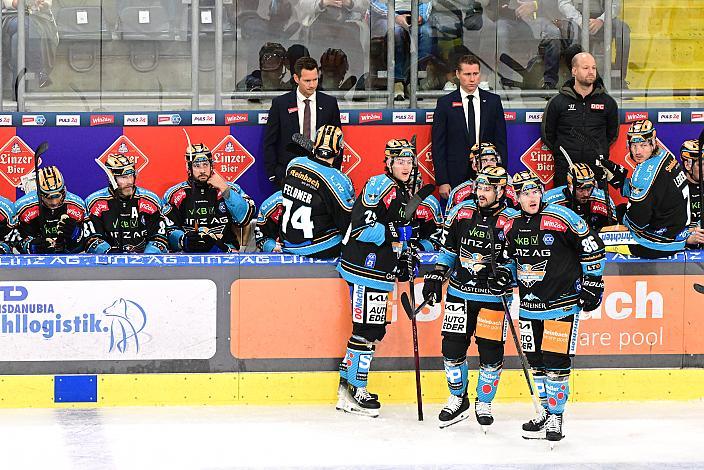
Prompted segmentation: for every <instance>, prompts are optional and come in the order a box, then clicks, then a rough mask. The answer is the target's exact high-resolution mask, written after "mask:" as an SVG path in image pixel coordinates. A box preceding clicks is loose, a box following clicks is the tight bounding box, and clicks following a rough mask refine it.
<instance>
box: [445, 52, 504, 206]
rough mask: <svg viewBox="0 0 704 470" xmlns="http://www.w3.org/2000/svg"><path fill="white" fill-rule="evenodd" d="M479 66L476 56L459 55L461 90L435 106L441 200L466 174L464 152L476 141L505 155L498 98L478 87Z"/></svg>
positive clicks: (465, 178)
mask: <svg viewBox="0 0 704 470" xmlns="http://www.w3.org/2000/svg"><path fill="white" fill-rule="evenodd" d="M479 67H480V64H479V60H478V59H477V58H476V57H475V56H472V55H467V56H464V57H462V58H461V59H460V60H459V61H458V64H457V71H456V75H457V79H458V80H459V83H460V89H459V90H456V91H453V92H452V93H449V94H448V95H445V96H443V97H442V98H440V99H439V100H438V102H437V106H436V107H435V114H434V116H433V129H432V145H433V164H434V166H435V182H436V184H437V185H438V189H439V191H440V196H442V197H443V198H444V199H447V198H448V197H449V195H450V190H451V189H452V188H454V187H455V186H457V185H459V184H460V183H463V182H464V181H466V180H467V178H468V177H469V165H467V155H469V154H470V150H471V149H472V146H473V145H474V144H475V143H477V142H490V143H493V144H494V145H495V146H496V150H497V151H498V153H499V155H508V152H507V143H506V120H505V117H504V108H503V106H502V105H501V98H499V96H498V95H495V94H493V93H490V92H488V91H484V90H480V89H479V81H480V80H481V71H480V68H479Z"/></svg>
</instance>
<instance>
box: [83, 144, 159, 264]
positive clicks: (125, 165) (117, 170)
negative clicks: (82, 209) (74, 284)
mask: <svg viewBox="0 0 704 470" xmlns="http://www.w3.org/2000/svg"><path fill="white" fill-rule="evenodd" d="M98 164H99V165H100V166H101V167H102V168H103V169H104V170H105V173H106V174H107V176H108V180H109V181H110V186H109V187H107V188H105V189H102V190H100V191H97V192H95V193H93V194H91V195H90V196H88V198H87V199H86V206H87V208H88V219H87V220H86V222H85V224H84V227H85V228H84V234H85V237H86V251H87V252H88V253H166V252H168V240H167V238H166V223H165V221H164V219H163V217H162V215H161V200H160V199H159V198H158V197H157V195H156V194H154V193H153V192H151V191H148V190H146V189H144V188H141V187H139V186H137V171H136V170H135V167H134V162H132V161H130V159H129V158H127V156H125V155H122V154H113V155H110V156H108V158H107V161H106V162H105V163H104V164H103V163H102V162H100V161H98Z"/></svg>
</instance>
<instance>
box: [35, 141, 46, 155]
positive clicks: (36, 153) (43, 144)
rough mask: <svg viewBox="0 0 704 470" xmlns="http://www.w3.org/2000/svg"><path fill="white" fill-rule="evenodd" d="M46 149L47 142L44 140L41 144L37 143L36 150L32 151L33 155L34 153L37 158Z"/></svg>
mask: <svg viewBox="0 0 704 470" xmlns="http://www.w3.org/2000/svg"><path fill="white" fill-rule="evenodd" d="M47 150H49V142H47V141H44V142H42V143H41V144H39V147H37V150H35V151H34V155H35V156H36V157H37V158H39V157H41V156H42V155H44V153H45V152H46V151H47Z"/></svg>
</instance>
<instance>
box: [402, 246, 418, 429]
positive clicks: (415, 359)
mask: <svg viewBox="0 0 704 470" xmlns="http://www.w3.org/2000/svg"><path fill="white" fill-rule="evenodd" d="M413 271H414V270H413V258H412V257H411V256H409V257H408V290H409V292H410V294H411V300H410V302H409V301H408V297H407V296H406V297H405V298H406V302H408V303H409V305H410V307H411V310H415V304H416V295H415V276H414V275H413V274H414V273H413ZM405 294H406V293H405V292H404V293H403V295H405ZM401 303H402V304H403V296H402V300H401ZM405 308H406V307H405V304H404V309H405ZM411 328H412V331H413V362H414V367H415V372H416V403H418V421H423V391H422V389H421V383H420V353H419V352H418V324H417V323H416V317H415V315H414V316H413V317H412V318H411Z"/></svg>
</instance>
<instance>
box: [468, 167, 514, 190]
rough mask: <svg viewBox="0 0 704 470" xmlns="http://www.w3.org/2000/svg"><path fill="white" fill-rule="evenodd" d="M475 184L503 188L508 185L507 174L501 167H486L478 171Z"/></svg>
mask: <svg viewBox="0 0 704 470" xmlns="http://www.w3.org/2000/svg"><path fill="white" fill-rule="evenodd" d="M475 182H476V184H487V185H491V186H502V187H503V186H506V184H507V183H508V174H507V173H506V170H505V169H504V167H502V166H488V167H485V168H482V169H481V170H479V172H478V173H477V178H476V180H475Z"/></svg>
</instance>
